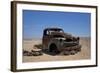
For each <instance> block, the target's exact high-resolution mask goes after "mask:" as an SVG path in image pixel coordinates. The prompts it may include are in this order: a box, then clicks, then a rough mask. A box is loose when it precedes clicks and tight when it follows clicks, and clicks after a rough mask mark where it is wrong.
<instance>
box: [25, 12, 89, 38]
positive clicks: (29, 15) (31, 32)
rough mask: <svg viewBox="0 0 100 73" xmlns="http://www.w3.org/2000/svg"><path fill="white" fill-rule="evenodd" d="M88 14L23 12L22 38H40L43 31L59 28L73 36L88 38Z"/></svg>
mask: <svg viewBox="0 0 100 73" xmlns="http://www.w3.org/2000/svg"><path fill="white" fill-rule="evenodd" d="M90 19H91V14H90V13H79V12H56V11H33V10H23V37H24V38H41V37H42V35H43V29H44V28H47V27H60V28H62V29H63V30H64V31H65V32H66V33H71V34H73V35H75V36H80V37H88V36H90V27H91V23H90Z"/></svg>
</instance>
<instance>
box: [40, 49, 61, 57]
mask: <svg viewBox="0 0 100 73" xmlns="http://www.w3.org/2000/svg"><path fill="white" fill-rule="evenodd" d="M42 52H43V53H45V54H47V55H51V56H56V55H59V54H60V52H50V51H49V50H47V49H45V50H44V49H43V50H42Z"/></svg>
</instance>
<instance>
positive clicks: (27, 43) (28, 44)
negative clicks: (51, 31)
mask: <svg viewBox="0 0 100 73" xmlns="http://www.w3.org/2000/svg"><path fill="white" fill-rule="evenodd" d="M41 43H42V40H41V39H30V40H23V49H24V50H27V51H31V50H32V49H35V48H34V45H37V44H41ZM80 44H81V45H82V48H81V51H80V52H78V53H76V54H75V55H55V56H52V55H49V54H46V53H43V55H41V56H23V62H43V61H67V60H82V59H84V60H85V59H90V58H91V39H90V38H89V37H81V38H80Z"/></svg>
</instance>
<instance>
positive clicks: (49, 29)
mask: <svg viewBox="0 0 100 73" xmlns="http://www.w3.org/2000/svg"><path fill="white" fill-rule="evenodd" d="M44 30H62V29H61V28H45V29H44Z"/></svg>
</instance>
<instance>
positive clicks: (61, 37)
mask: <svg viewBox="0 0 100 73" xmlns="http://www.w3.org/2000/svg"><path fill="white" fill-rule="evenodd" d="M79 40H80V38H79V37H74V36H72V35H71V34H68V33H65V32H64V31H63V29H61V28H46V29H44V31H43V39H42V43H43V50H48V51H49V52H53V53H62V54H64V55H68V54H72V55H74V54H75V53H77V52H79V51H81V45H80V44H79Z"/></svg>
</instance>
